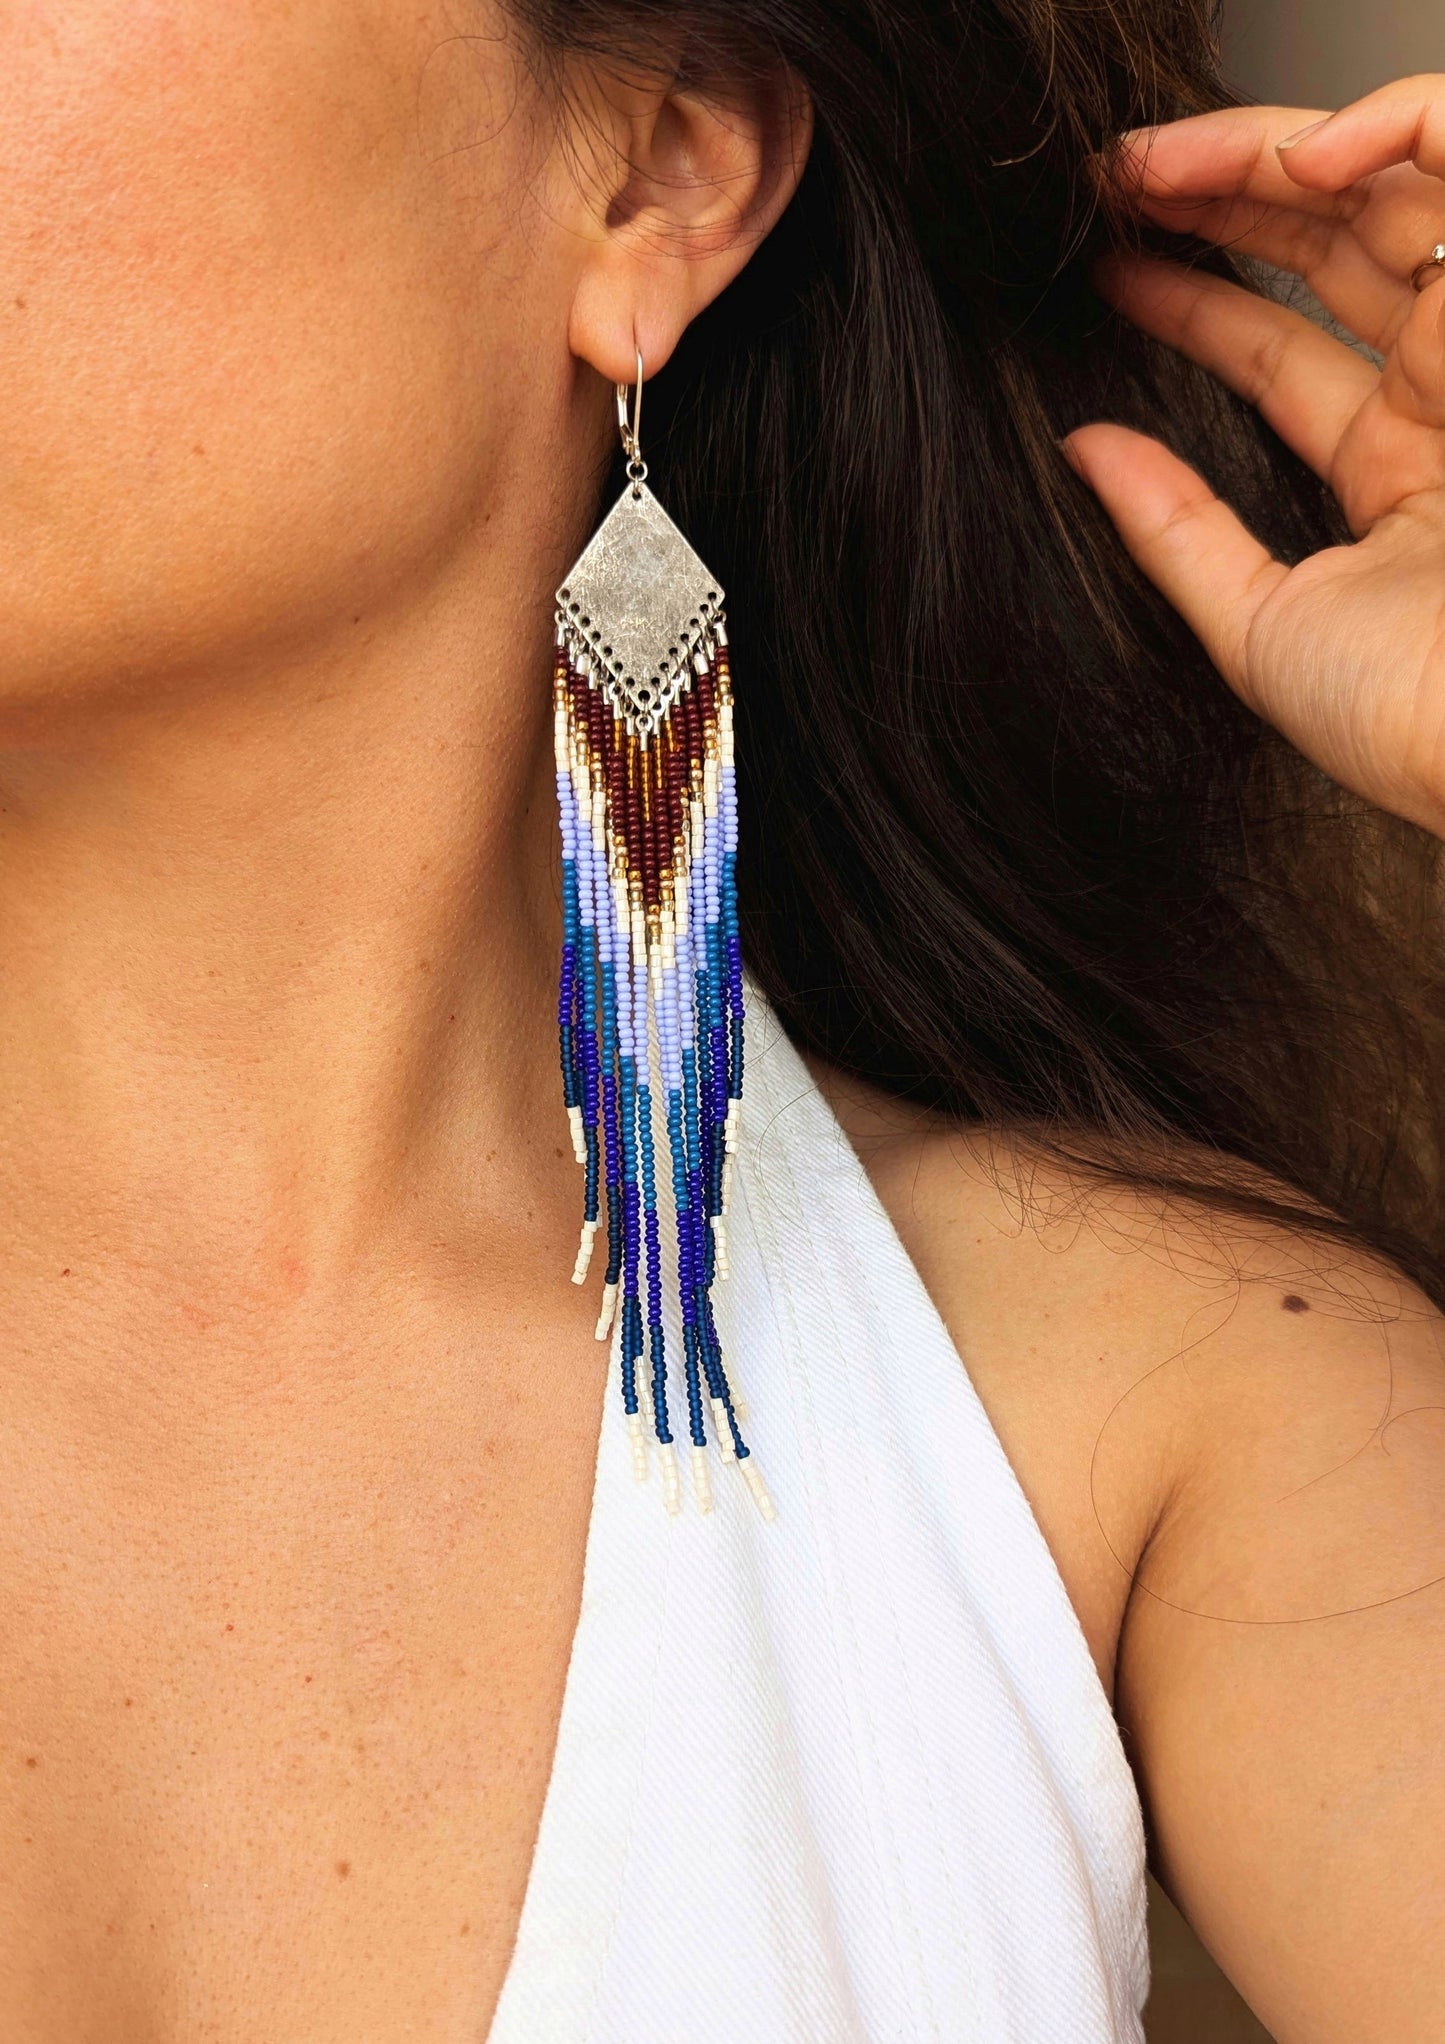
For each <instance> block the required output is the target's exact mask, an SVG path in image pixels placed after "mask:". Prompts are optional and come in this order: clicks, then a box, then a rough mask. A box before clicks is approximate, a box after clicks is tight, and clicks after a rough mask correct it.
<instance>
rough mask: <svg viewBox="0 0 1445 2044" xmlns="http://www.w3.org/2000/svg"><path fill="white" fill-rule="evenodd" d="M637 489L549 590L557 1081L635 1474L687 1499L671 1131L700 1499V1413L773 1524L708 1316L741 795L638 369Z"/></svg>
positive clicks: (733, 1004) (725, 1125)
mask: <svg viewBox="0 0 1445 2044" xmlns="http://www.w3.org/2000/svg"><path fill="white" fill-rule="evenodd" d="M617 421H618V427H619V430H620V432H621V435H622V445H623V451H624V453H625V454H626V456H627V485H626V487H625V489H624V490H623V492H622V495H621V496H620V497H619V498H618V500H617V502H616V503H615V504H614V505H613V507H612V509H611V511H610V512H609V513H608V514H607V516H606V518H604V519H603V521H602V523H601V525H600V526H599V527H598V529H597V531H596V532H595V533H594V534H593V537H592V539H591V540H590V541H589V543H588V545H587V547H586V548H585V550H584V551H583V553H582V555H581V557H580V559H579V560H578V561H577V562H576V563H575V565H574V566H573V568H572V571H571V573H570V574H569V575H568V576H567V578H566V580H565V581H564V582H563V584H562V586H561V588H560V589H559V590H558V591H557V620H556V623H557V629H556V666H555V673H554V700H555V712H556V715H555V732H556V747H557V801H558V808H559V811H560V817H561V826H562V905H563V945H562V975H561V987H560V991H559V996H558V1007H557V1014H558V1025H559V1032H560V1036H561V1050H562V1087H563V1095H564V1098H565V1100H566V1103H567V1113H568V1118H569V1120H570V1122H571V1127H572V1140H573V1147H574V1149H575V1151H576V1154H577V1161H578V1163H579V1164H580V1165H582V1166H583V1168H584V1171H585V1174H586V1178H585V1193H584V1202H583V1221H582V1241H581V1246H580V1248H579V1250H578V1255H577V1264H576V1268H575V1269H574V1271H573V1273H572V1278H573V1282H574V1283H575V1284H579V1285H580V1284H584V1283H585V1282H586V1280H587V1274H588V1270H589V1267H590V1265H591V1262H592V1253H593V1247H594V1244H595V1241H596V1238H597V1236H598V1234H599V1232H601V1231H602V1227H603V1219H602V1213H603V1207H602V1201H603V1195H604V1193H605V1196H606V1237H605V1239H606V1250H607V1272H606V1278H605V1281H604V1284H603V1291H602V1311H601V1316H600V1318H599V1319H598V1322H597V1338H598V1340H599V1341H605V1340H607V1339H608V1338H609V1337H611V1338H612V1340H613V1342H614V1346H615V1350H616V1353H617V1355H618V1357H619V1358H620V1365H621V1377H622V1399H623V1405H624V1408H625V1411H626V1414H627V1428H628V1433H629V1436H630V1439H631V1445H632V1466H633V1473H634V1475H636V1476H637V1478H638V1479H639V1480H642V1479H645V1478H646V1476H647V1473H648V1464H649V1454H650V1451H649V1444H648V1433H649V1431H650V1432H651V1434H652V1436H653V1438H654V1440H655V1443H656V1453H657V1457H658V1461H659V1465H660V1467H661V1471H662V1488H663V1502H664V1503H665V1504H666V1506H667V1509H668V1510H669V1511H670V1512H677V1511H680V1510H681V1507H682V1491H681V1483H680V1479H679V1471H678V1459H677V1450H676V1447H675V1445H674V1440H673V1433H672V1427H671V1419H670V1411H671V1408H670V1406H669V1402H668V1393H669V1354H668V1346H669V1345H668V1340H667V1335H666V1333H665V1331H664V1326H663V1308H662V1299H663V1279H664V1257H663V1246H662V1234H661V1225H660V1220H659V1200H658V1162H659V1152H660V1149H661V1145H660V1144H659V1143H658V1142H657V1140H656V1137H655V1132H654V1118H656V1119H658V1120H660V1121H661V1122H662V1123H663V1125H664V1127H665V1130H666V1142H667V1153H668V1162H670V1165H671V1185H672V1204H673V1212H674V1219H675V1223H676V1262H675V1267H674V1265H673V1263H672V1259H671V1256H670V1255H669V1258H668V1262H667V1270H668V1275H669V1278H671V1277H672V1276H673V1275H674V1272H675V1281H676V1284H677V1289H678V1302H679V1307H680V1312H679V1316H678V1317H679V1320H680V1323H681V1329H682V1357H681V1362H682V1375H683V1383H684V1386H685V1389H686V1399H687V1426H688V1434H689V1437H690V1440H691V1444H692V1453H691V1464H692V1486H693V1496H694V1499H695V1501H696V1503H697V1507H698V1509H699V1511H703V1512H706V1511H710V1510H711V1509H712V1485H711V1480H710V1476H709V1469H708V1454H707V1446H708V1430H707V1420H708V1414H709V1413H710V1414H711V1418H712V1424H713V1431H714V1434H715V1437H716V1445H717V1451H718V1455H719V1457H720V1459H721V1460H722V1461H724V1462H735V1463H736V1465H737V1466H738V1468H739V1469H740V1470H741V1471H742V1474H743V1476H744V1478H745V1479H746V1481H747V1485H748V1488H749V1490H750V1491H751V1492H752V1494H753V1497H754V1499H755V1500H756V1502H757V1505H758V1508H759V1510H760V1511H761V1512H762V1514H763V1516H764V1517H765V1518H767V1519H771V1518H773V1517H774V1516H775V1513H774V1507H773V1503H772V1500H771V1498H770V1497H769V1496H768V1492H767V1490H766V1488H765V1486H764V1484H763V1481H762V1478H761V1476H760V1475H759V1474H758V1471H757V1467H756V1464H755V1461H754V1460H753V1458H752V1456H751V1453H750V1450H749V1448H748V1446H747V1443H746V1442H745V1441H744V1439H743V1437H742V1434H741V1433H740V1432H739V1428H738V1422H739V1419H740V1418H741V1417H745V1412H744V1408H743V1407H742V1406H741V1404H740V1402H739V1401H738V1400H736V1399H735V1398H734V1397H733V1394H732V1391H731V1389H730V1388H729V1384H728V1378H727V1373H726V1371H725V1369H724V1367H723V1359H722V1350H721V1347H720V1345H719V1342H718V1335H717V1326H716V1322H715V1320H714V1316H713V1304H712V1288H713V1284H714V1282H715V1281H716V1280H717V1279H718V1278H724V1277H726V1276H727V1267H728V1266H727V1233H726V1223H725V1218H724V1217H725V1215H726V1213H727V1209H728V1194H729V1187H730V1181H731V1177H732V1165H733V1152H734V1150H735V1149H736V1146H737V1127H738V1105H739V1101H740V1099H741V1095H742V1081H743V974H742V950H741V944H740V940H739V936H738V912H737V892H736V883H735V867H736V862H737V790H736V782H735V777H734V771H733V711H732V678H731V674H730V672H729V666H728V640H727V628H726V625H725V623H724V619H723V592H722V589H721V588H720V587H719V585H718V582H717V579H716V577H715V576H713V575H710V574H709V573H708V570H707V569H706V568H705V567H704V565H703V563H702V562H701V561H700V560H699V559H698V557H697V555H696V554H695V553H694V552H693V550H692V548H691V547H690V546H689V545H688V543H687V541H686V540H685V539H684V538H683V536H682V534H681V533H680V532H679V531H678V529H677V527H676V526H675V525H674V524H673V522H672V520H671V519H670V518H669V517H668V515H667V513H666V512H665V511H664V510H663V508H662V506H661V505H660V504H659V503H658V501H657V499H656V497H654V495H653V494H652V492H651V490H649V489H648V488H647V481H646V479H647V464H646V463H645V462H644V461H643V459H642V454H641V443H640V440H639V433H640V429H641V423H642V356H641V354H640V353H639V354H638V357H637V382H636V385H635V389H634V394H633V398H632V410H631V417H630V418H629V416H628V390H627V386H626V384H622V383H619V384H618V386H617Z"/></svg>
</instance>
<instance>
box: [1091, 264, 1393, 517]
mask: <svg viewBox="0 0 1445 2044" xmlns="http://www.w3.org/2000/svg"><path fill="white" fill-rule="evenodd" d="M1099 284H1100V288H1101V289H1102V290H1103V292H1104V294H1105V296H1106V297H1107V298H1108V299H1109V300H1110V301H1111V302H1112V303H1113V304H1114V305H1116V306H1117V307H1118V309H1119V310H1120V311H1121V312H1122V313H1123V314H1124V315H1125V317H1126V318H1128V319H1131V320H1133V321H1134V323H1135V324H1136V325H1137V326H1141V327H1143V328H1144V330H1145V331H1146V333H1151V334H1153V335H1154V336H1155V337H1156V338H1157V339H1158V340H1161V341H1164V342H1166V343H1167V344H1168V346H1170V347H1171V348H1177V349H1178V350H1179V352H1180V353H1181V354H1182V355H1187V356H1188V357H1189V359H1190V361H1192V362H1198V363H1199V364H1200V366H1201V367H1202V368H1205V369H1208V370H1210V371H1211V372H1212V373H1213V374H1214V375H1215V376H1217V377H1219V378H1220V380H1221V381H1222V382H1224V383H1227V384H1228V385H1229V387H1230V389H1231V390H1234V391H1237V392H1238V393H1239V395H1240V396H1241V397H1243V398H1246V399H1248V401H1249V403H1250V404H1252V405H1255V406H1257V407H1258V409H1259V410H1260V412H1261V413H1262V414H1263V415H1264V417H1265V418H1266V419H1267V420H1268V421H1269V423H1270V425H1271V426H1273V427H1274V429H1275V431H1276V432H1277V433H1278V434H1279V436H1280V438H1281V439H1282V440H1284V441H1285V442H1286V443H1287V445H1289V446H1290V447H1292V448H1293V449H1294V451H1295V453H1296V454H1298V455H1299V456H1300V457H1301V458H1302V459H1303V460H1304V461H1307V462H1308V463H1309V465H1310V467H1311V468H1312V469H1314V471H1315V473H1316V474H1317V475H1320V476H1323V477H1325V478H1326V480H1328V479H1329V477H1330V472H1331V469H1332V467H1333V464H1334V459H1335V452H1336V450H1337V448H1338V447H1339V444H1340V441H1341V439H1342V438H1343V436H1344V433H1345V431H1346V429H1347V427H1348V426H1349V425H1350V423H1351V421H1352V420H1353V419H1354V417H1355V415H1356V414H1357V413H1358V411H1359V409H1360V407H1361V405H1363V404H1364V403H1365V402H1366V400H1367V399H1368V398H1370V397H1371V396H1373V395H1374V393H1375V392H1376V391H1377V390H1378V389H1379V384H1380V376H1379V371H1378V370H1376V369H1375V368H1374V366H1373V365H1372V364H1371V363H1369V362H1367V361H1366V360H1365V359H1364V357H1363V356H1361V355H1358V354H1356V352H1355V350H1354V349H1353V348H1349V347H1346V345H1345V344H1344V342H1343V341H1337V340H1335V339H1333V338H1332V337H1331V336H1330V335H1329V334H1326V333H1324V332H1322V331H1321V329H1320V328H1319V327H1318V326H1316V325H1315V323H1314V321H1313V320H1309V319H1306V318H1304V317H1303V315H1302V314H1300V313H1298V312H1292V311H1290V309H1289V308H1288V307H1287V306H1283V305H1278V304H1276V303H1275V302H1274V300H1273V299H1269V298H1260V297H1258V296H1257V295H1256V294H1255V293H1254V292H1251V291H1245V290H1242V289H1241V288H1240V287H1239V286H1238V285H1237V284H1230V283H1227V282H1226V281H1225V280H1224V279H1223V278H1221V277H1212V276H1210V275H1209V274H1208V273H1207V272H1205V271H1201V270H1187V269H1184V268H1182V267H1180V266H1179V265H1178V264H1175V263H1156V262H1144V261H1141V260H1137V259H1134V260H1130V259H1126V258H1117V259H1115V260H1114V261H1112V262H1110V263H1107V264H1105V265H1104V266H1103V268H1102V269H1101V271H1100V275H1099Z"/></svg>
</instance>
